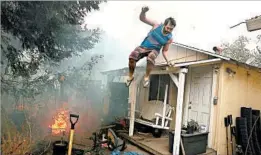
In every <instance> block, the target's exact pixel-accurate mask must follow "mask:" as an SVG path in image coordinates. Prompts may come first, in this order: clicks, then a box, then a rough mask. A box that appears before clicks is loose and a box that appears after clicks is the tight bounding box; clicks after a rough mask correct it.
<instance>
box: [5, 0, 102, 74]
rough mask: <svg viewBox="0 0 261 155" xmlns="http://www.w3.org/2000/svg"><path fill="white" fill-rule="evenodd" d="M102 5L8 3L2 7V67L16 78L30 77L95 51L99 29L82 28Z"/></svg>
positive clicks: (84, 2)
mask: <svg viewBox="0 0 261 155" xmlns="http://www.w3.org/2000/svg"><path fill="white" fill-rule="evenodd" d="M100 3H101V1H78V2H76V1H5V2H2V3H1V27H2V29H1V39H2V41H3V43H2V44H1V50H2V52H1V55H2V60H1V64H2V65H3V64H5V67H6V68H5V69H6V70H5V71H6V72H8V71H11V73H12V74H13V75H14V76H22V77H30V76H32V75H34V74H36V73H37V70H38V69H39V68H40V67H41V66H42V65H44V64H48V63H51V64H52V65H53V64H57V63H59V62H60V61H61V60H63V59H65V58H69V57H71V56H72V55H79V54H80V53H81V52H84V51H86V50H89V49H92V48H93V47H94V45H95V44H96V43H97V42H98V40H99V32H100V31H99V29H93V30H89V29H86V27H85V28H81V25H82V24H83V23H84V17H85V16H86V15H87V14H88V13H89V12H90V11H92V10H99V4H100Z"/></svg>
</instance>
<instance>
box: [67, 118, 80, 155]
mask: <svg viewBox="0 0 261 155" xmlns="http://www.w3.org/2000/svg"><path fill="white" fill-rule="evenodd" d="M73 118H75V119H74V121H73ZM78 119H79V115H75V114H70V122H71V130H70V140H69V149H68V155H71V153H72V144H73V135H74V127H75V124H76V123H77V122H78Z"/></svg>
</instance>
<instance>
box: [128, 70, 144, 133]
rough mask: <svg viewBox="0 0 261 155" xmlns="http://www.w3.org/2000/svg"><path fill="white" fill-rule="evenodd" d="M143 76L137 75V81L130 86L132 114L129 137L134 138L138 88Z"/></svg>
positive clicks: (130, 113)
mask: <svg viewBox="0 0 261 155" xmlns="http://www.w3.org/2000/svg"><path fill="white" fill-rule="evenodd" d="M142 77H143V76H142V75H141V74H136V80H135V79H134V80H133V81H132V83H131V85H130V86H129V105H130V112H129V116H130V117H129V120H130V127H129V136H133V132H134V122H135V111H136V99H137V86H138V84H139V83H140V81H141V79H142Z"/></svg>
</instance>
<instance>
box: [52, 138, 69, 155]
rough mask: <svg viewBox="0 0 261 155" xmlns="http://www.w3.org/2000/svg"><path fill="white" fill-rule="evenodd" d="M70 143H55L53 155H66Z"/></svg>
mask: <svg viewBox="0 0 261 155" xmlns="http://www.w3.org/2000/svg"><path fill="white" fill-rule="evenodd" d="M67 147H68V142H66V141H60V140H59V141H55V142H54V143H53V155H66V153H67V150H68V148H67Z"/></svg>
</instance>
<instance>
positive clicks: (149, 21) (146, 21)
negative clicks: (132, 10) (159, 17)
mask: <svg viewBox="0 0 261 155" xmlns="http://www.w3.org/2000/svg"><path fill="white" fill-rule="evenodd" d="M147 11H149V7H147V6H145V7H143V8H142V9H141V13H140V20H141V21H142V22H144V23H146V24H148V25H150V26H152V27H154V26H156V25H158V23H157V22H155V21H153V20H150V19H148V18H147V17H146V12H147Z"/></svg>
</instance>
